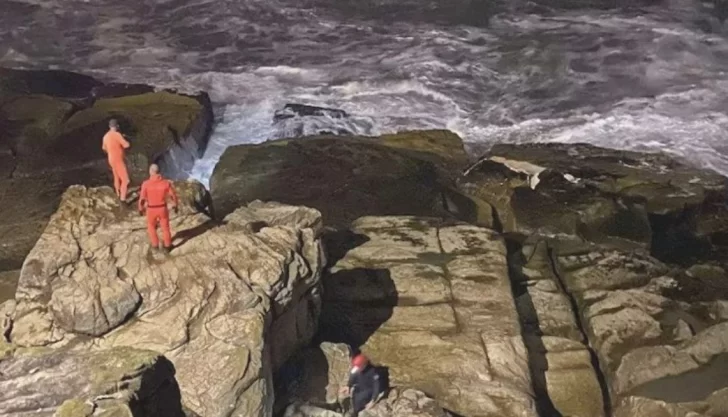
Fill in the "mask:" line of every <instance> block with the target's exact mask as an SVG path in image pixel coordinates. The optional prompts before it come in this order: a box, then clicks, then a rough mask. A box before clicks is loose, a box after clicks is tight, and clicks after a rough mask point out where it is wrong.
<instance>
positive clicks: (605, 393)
mask: <svg viewBox="0 0 728 417" xmlns="http://www.w3.org/2000/svg"><path fill="white" fill-rule="evenodd" d="M548 254H549V261H550V264H551V268H552V272H553V274H554V276H555V277H556V280H557V282H556V284H557V285H558V286H559V289H560V290H561V292H562V293H563V294H564V295H566V298H567V299H568V300H569V303H570V304H571V311H573V312H574V319H575V322H576V326H577V328H578V329H579V332H580V333H581V334H582V336H583V337H584V340H586V341H587V342H588V344H587V345H585V347H586V349H587V351H588V352H589V357H590V358H591V365H592V368H593V369H594V373H595V374H596V376H597V381H599V387H600V388H601V391H602V399H603V401H604V415H605V416H607V417H609V416H611V415H612V401H611V395H610V393H609V385H608V384H607V378H606V375H605V373H604V371H603V370H602V368H601V366H600V364H599V358H598V356H597V354H596V352H595V351H594V349H593V348H592V346H591V342H590V341H589V338H588V336H587V332H586V329H585V327H584V323H583V322H582V320H581V313H580V310H579V305H578V304H577V302H576V299H575V298H574V296H573V294H572V293H571V292H570V291H569V290H568V288H567V287H566V284H565V283H564V279H563V277H562V276H561V274H560V273H559V269H558V267H557V260H556V256H555V254H554V252H553V249H552V248H548Z"/></svg>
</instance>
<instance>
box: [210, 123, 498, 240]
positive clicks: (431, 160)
mask: <svg viewBox="0 0 728 417" xmlns="http://www.w3.org/2000/svg"><path fill="white" fill-rule="evenodd" d="M466 162H467V157H466V155H465V151H464V148H463V143H462V141H461V140H460V138H459V137H458V136H457V135H455V134H454V133H451V132H447V131H418V132H407V133H401V134H396V135H385V136H381V137H334V136H318V137H309V138H301V139H291V140H275V141H269V142H265V143H262V144H257V145H238V146H231V147H229V148H227V150H226V151H225V153H224V154H223V155H222V157H221V158H220V161H219V163H218V164H217V165H216V166H215V170H214V172H213V174H212V177H211V179H210V190H211V194H212V198H213V201H214V205H215V210H216V212H217V214H218V215H220V216H224V215H225V214H227V213H229V212H231V211H232V210H234V209H235V208H237V207H239V206H240V205H241V204H245V203H246V202H249V201H253V200H257V199H259V200H263V201H279V202H283V203H286V204H294V205H305V206H308V207H314V208H316V209H318V210H320V211H321V212H322V214H323V216H324V219H325V221H326V223H327V224H328V225H331V226H335V227H347V226H348V225H349V223H350V222H351V221H352V220H354V219H357V218H359V217H361V216H365V215H419V216H442V215H447V211H446V210H445V208H444V200H443V193H446V194H447V193H449V192H450V190H451V188H452V185H453V183H452V180H453V178H454V177H455V175H456V174H457V172H458V171H459V170H460V169H461V168H463V167H464V166H465V165H466ZM453 192H454V191H453ZM460 197H461V198H464V199H466V200H467V197H463V196H460ZM453 198H457V196H455V197H453ZM489 209H490V208H489V207H488V208H487V210H484V211H483V213H482V215H483V216H485V217H487V218H488V219H490V217H489V216H490V211H489ZM484 221H486V220H484ZM488 221H490V220H488Z"/></svg>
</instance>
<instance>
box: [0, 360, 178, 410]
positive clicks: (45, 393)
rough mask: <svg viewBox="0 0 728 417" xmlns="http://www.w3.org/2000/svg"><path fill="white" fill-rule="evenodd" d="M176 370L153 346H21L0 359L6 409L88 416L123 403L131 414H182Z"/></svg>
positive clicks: (1, 401) (1, 404)
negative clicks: (26, 348) (34, 349)
mask: <svg viewBox="0 0 728 417" xmlns="http://www.w3.org/2000/svg"><path fill="white" fill-rule="evenodd" d="M174 374H175V371H174V367H172V365H171V363H170V362H169V361H168V360H166V359H165V358H164V357H163V356H161V355H160V354H159V353H156V352H152V351H148V350H140V349H132V348H112V349H107V350H102V351H87V352H77V351H68V350H63V349H61V350H53V349H46V350H43V351H41V352H37V353H35V354H27V353H25V352H24V351H23V350H22V349H18V350H16V351H15V353H14V354H13V356H12V357H10V358H5V359H4V360H1V361H0V387H2V389H0V414H2V415H24V413H30V412H33V413H34V415H38V416H48V417H50V416H58V417H61V416H68V417H87V416H89V415H91V414H94V415H97V414H99V415H100V414H103V413H106V412H112V411H113V410H117V409H119V408H122V409H128V410H130V411H131V412H130V413H129V415H130V416H131V415H134V416H140V417H182V415H183V413H182V407H181V403H180V391H179V387H178V386H177V382H176V381H175V378H174Z"/></svg>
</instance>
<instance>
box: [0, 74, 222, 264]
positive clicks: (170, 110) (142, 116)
mask: <svg viewBox="0 0 728 417" xmlns="http://www.w3.org/2000/svg"><path fill="white" fill-rule="evenodd" d="M130 87H131V88H125V85H122V84H103V83H101V82H99V81H97V80H94V79H93V78H90V77H87V76H85V75H81V74H74V73H68V72H63V71H22V70H11V69H4V68H0V131H2V132H3V134H2V135H0V195H2V196H3V201H4V202H9V204H3V205H2V206H0V236H3V242H2V243H3V244H2V245H0V271H3V270H9V269H15V268H18V267H19V266H20V264H21V263H22V260H23V257H25V255H26V254H27V253H28V251H29V250H30V248H31V247H32V246H33V243H35V240H36V239H37V238H38V236H39V235H40V233H41V232H42V229H43V227H45V224H46V223H47V220H48V217H49V216H50V215H51V213H53V211H54V210H55V208H56V207H57V205H58V202H59V198H60V196H61V194H62V193H63V192H64V191H65V189H66V188H67V187H68V186H70V185H72V184H83V185H87V186H97V185H102V184H110V183H111V176H110V171H109V168H108V166H107V163H106V156H105V155H104V153H103V152H102V150H101V139H102V137H103V135H104V133H105V132H106V131H107V129H108V120H109V119H110V118H112V117H114V118H117V119H119V120H120V121H121V124H122V132H123V133H125V134H127V135H129V139H130V141H131V143H132V147H131V148H130V149H129V151H128V152H127V167H128V169H129V173H130V176H131V179H132V185H135V184H138V183H139V182H140V181H141V180H142V179H143V178H145V177H146V175H147V173H146V171H147V167H148V164H149V163H151V162H157V163H159V164H160V165H161V166H162V169H163V170H164V171H165V172H166V173H168V174H175V173H177V172H181V171H184V170H186V169H188V168H189V167H190V166H191V164H192V163H193V162H194V160H195V159H196V158H199V157H200V156H201V155H202V152H203V151H204V149H205V147H206V144H207V139H208V134H209V130H210V128H211V124H212V110H211V106H210V103H209V98H208V97H207V95H206V94H204V93H203V94H200V95H197V96H186V95H181V94H176V93H174V92H170V91H159V92H150V91H151V90H152V88H151V87H146V86H130ZM147 90H150V91H147ZM125 94H131V95H125ZM30 190H32V192H29V191H30Z"/></svg>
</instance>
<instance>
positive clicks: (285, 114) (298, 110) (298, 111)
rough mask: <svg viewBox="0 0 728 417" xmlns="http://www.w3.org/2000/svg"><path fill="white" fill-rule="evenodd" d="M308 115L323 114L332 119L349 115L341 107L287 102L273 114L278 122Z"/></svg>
mask: <svg viewBox="0 0 728 417" xmlns="http://www.w3.org/2000/svg"><path fill="white" fill-rule="evenodd" d="M307 116H323V117H330V118H332V119H343V118H345V117H349V115H348V114H347V113H346V112H345V111H344V110H340V109H331V108H326V107H317V106H309V105H307V104H297V103H287V104H286V105H285V106H283V108H282V109H280V110H276V112H275V114H274V115H273V121H274V122H278V121H281V120H285V119H291V118H295V117H307Z"/></svg>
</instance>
